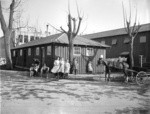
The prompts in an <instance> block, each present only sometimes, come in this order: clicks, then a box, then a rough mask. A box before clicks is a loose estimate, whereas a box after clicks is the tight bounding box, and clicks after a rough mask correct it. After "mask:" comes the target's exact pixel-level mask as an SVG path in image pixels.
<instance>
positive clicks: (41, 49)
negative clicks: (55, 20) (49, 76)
mask: <svg viewBox="0 0 150 114" xmlns="http://www.w3.org/2000/svg"><path fill="white" fill-rule="evenodd" d="M107 47H109V46H107V45H105V44H101V43H98V42H95V41H93V40H89V39H86V38H83V37H80V36H77V37H76V38H75V40H74V50H73V53H74V57H76V58H77V60H78V63H79V73H86V72H87V70H86V68H87V62H88V60H91V61H92V63H93V68H94V73H97V72H99V67H97V60H98V59H99V57H100V56H103V57H104V58H105V57H106V48H107ZM11 52H12V60H13V65H14V66H15V67H20V68H26V69H29V67H30V66H31V64H32V62H33V58H37V59H39V60H40V62H41V65H42V64H43V63H46V64H47V65H48V66H49V67H50V69H51V68H52V67H53V62H54V60H55V58H56V57H57V56H59V57H63V58H64V59H68V57H69V51H68V38H67V35H66V34H62V33H61V34H55V35H51V36H48V37H46V38H43V39H39V40H35V41H31V42H28V43H26V44H22V45H19V46H17V47H14V48H12V49H11Z"/></svg>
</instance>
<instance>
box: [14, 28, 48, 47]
mask: <svg viewBox="0 0 150 114" xmlns="http://www.w3.org/2000/svg"><path fill="white" fill-rule="evenodd" d="M14 35H15V45H21V44H24V43H27V42H31V41H33V40H37V39H41V38H43V37H45V36H46V35H45V34H43V33H42V31H37V30H36V29H33V28H21V29H17V30H15V31H14Z"/></svg>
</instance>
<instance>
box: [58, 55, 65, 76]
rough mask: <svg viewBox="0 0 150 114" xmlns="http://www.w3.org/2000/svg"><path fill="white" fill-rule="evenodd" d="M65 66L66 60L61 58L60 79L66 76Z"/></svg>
mask: <svg viewBox="0 0 150 114" xmlns="http://www.w3.org/2000/svg"><path fill="white" fill-rule="evenodd" d="M64 65H65V61H64V58H61V59H60V67H59V70H58V72H59V76H60V78H63V75H64V70H65V68H64Z"/></svg>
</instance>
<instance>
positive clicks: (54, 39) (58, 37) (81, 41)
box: [12, 33, 110, 49]
mask: <svg viewBox="0 0 150 114" xmlns="http://www.w3.org/2000/svg"><path fill="white" fill-rule="evenodd" d="M49 43H60V44H69V43H68V38H67V35H66V34H62V33H59V34H54V35H51V36H48V37H45V38H42V39H39V40H34V41H31V42H28V43H25V44H22V45H19V46H16V47H14V48H12V49H17V48H24V47H31V46H37V45H43V44H49ZM74 44H75V45H86V46H96V47H104V48H106V47H110V46H108V45H105V44H101V43H99V42H96V41H93V40H90V39H86V38H83V37H81V36H76V38H75V40H74Z"/></svg>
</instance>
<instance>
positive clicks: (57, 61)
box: [51, 57, 60, 78]
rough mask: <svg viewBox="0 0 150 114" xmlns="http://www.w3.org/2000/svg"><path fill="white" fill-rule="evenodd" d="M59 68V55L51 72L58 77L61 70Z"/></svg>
mask: <svg viewBox="0 0 150 114" xmlns="http://www.w3.org/2000/svg"><path fill="white" fill-rule="evenodd" d="M59 68H60V59H59V57H57V59H56V60H55V61H54V66H53V68H52V70H51V72H52V73H53V74H54V75H55V76H56V78H59V77H58V76H59V75H58V71H59Z"/></svg>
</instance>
